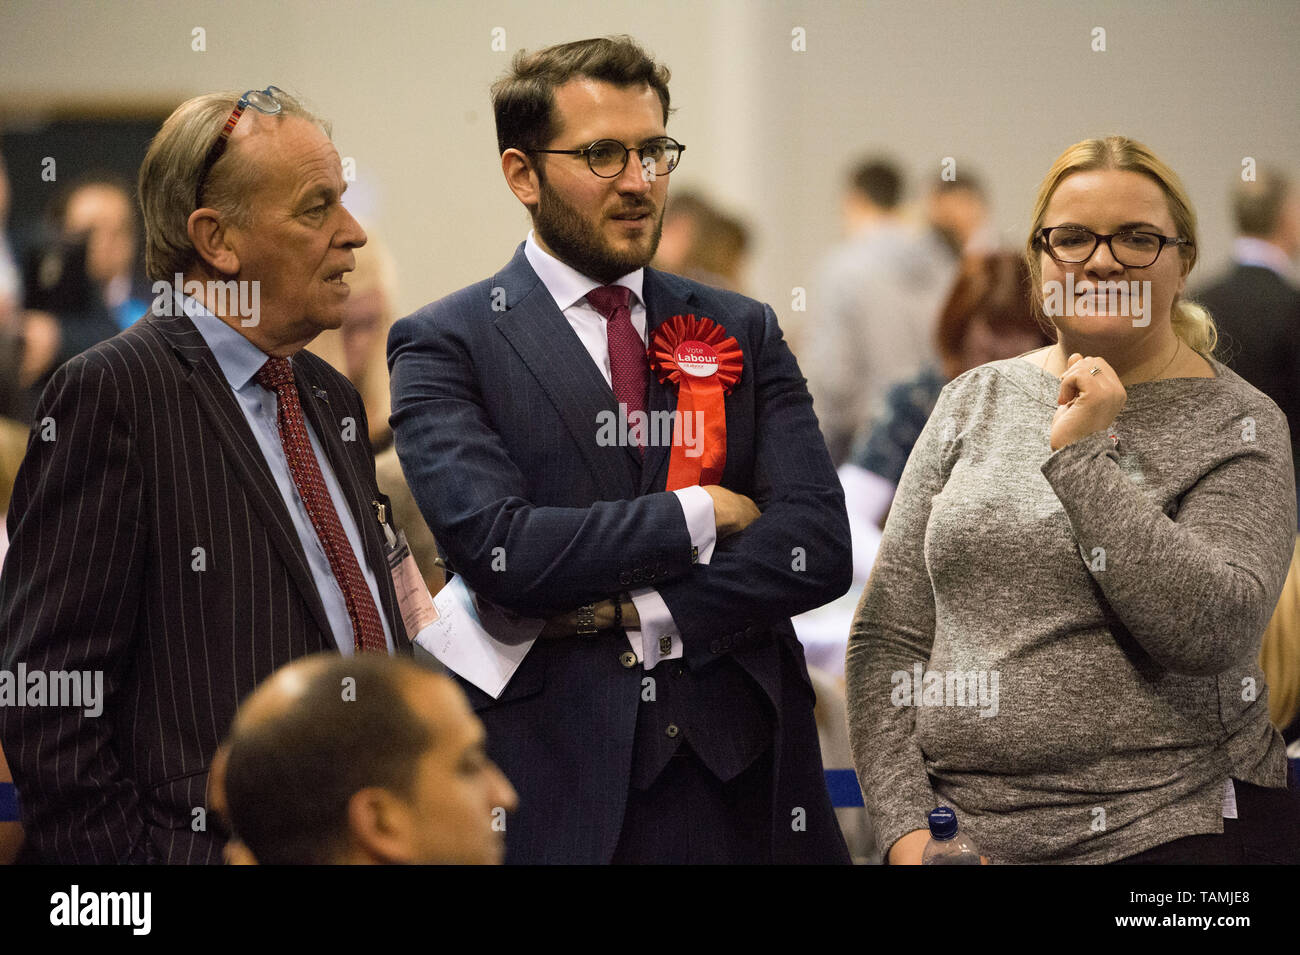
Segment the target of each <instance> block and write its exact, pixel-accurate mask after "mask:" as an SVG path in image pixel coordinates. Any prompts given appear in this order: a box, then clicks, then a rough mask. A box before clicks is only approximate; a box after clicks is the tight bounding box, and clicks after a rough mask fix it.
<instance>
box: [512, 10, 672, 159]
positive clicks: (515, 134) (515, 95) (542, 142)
mask: <svg viewBox="0 0 1300 955" xmlns="http://www.w3.org/2000/svg"><path fill="white" fill-rule="evenodd" d="M669 75H670V74H669V72H668V67H666V66H663V65H661V64H658V63H656V62H655V61H654V59H653V58H652V57H651V56H650V55H649V54H648V53H646V51H645V50H643V49H642V48H641V47H640V46H639V45H638V44H637V42H636V41H635V40H633V39H632V38H631V37H630V36H612V37H600V38H596V39H591V40H575V41H574V42H572V43H561V44H559V45H558V46H548V47H546V49H544V50H537V51H535V52H532V53H530V52H528V51H527V50H520V51H519V52H518V53H516V54H515V58H514V60H513V62H512V63H511V68H510V72H509V73H507V74H506V75H505V76H503V77H501V79H499V80H497V81H496V82H495V83H493V84H492V109H493V111H494V112H495V114H496V122H497V150H498V151H499V152H502V153H504V152H505V151H506V150H507V149H541V148H542V147H544V146H546V145H547V144H548V143H550V142H551V141H552V140H553V139H555V137H556V136H557V135H558V134H559V128H558V127H559V124H558V122H557V121H556V118H555V90H556V88H557V87H560V86H563V85H564V84H565V83H567V82H569V80H571V79H573V78H574V77H578V76H583V77H587V78H589V79H593V80H603V81H604V82H606V83H612V84H614V85H615V86H639V85H641V84H643V83H644V84H646V85H648V86H649V87H650V88H651V89H653V90H654V91H655V92H656V93H657V94H659V102H660V103H662V104H663V108H664V123H667V122H668V113H669V108H668V79H669Z"/></svg>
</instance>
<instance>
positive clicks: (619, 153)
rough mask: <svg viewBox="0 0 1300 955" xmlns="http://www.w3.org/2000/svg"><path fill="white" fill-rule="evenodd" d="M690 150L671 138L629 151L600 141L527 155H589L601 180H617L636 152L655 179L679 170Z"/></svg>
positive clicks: (543, 150) (665, 137)
mask: <svg viewBox="0 0 1300 955" xmlns="http://www.w3.org/2000/svg"><path fill="white" fill-rule="evenodd" d="M685 149H686V147H685V146H684V145H682V144H681V143H679V142H678V141H677V140H675V139H673V138H671V137H669V136H659V137H657V138H655V139H648V140H646V141H645V142H644V143H642V144H641V145H640V146H634V147H632V148H631V149H629V148H628V147H627V146H624V145H623V144H622V143H620V142H619V141H618V140H617V139H598V140H596V141H595V142H594V143H592V144H591V145H590V146H584V147H583V148H582V149H525V150H524V152H527V153H554V154H556V155H561V156H586V157H587V165H588V166H589V167H591V171H592V172H594V173H595V174H596V175H597V176H599V177H600V178H601V179H616V178H617V177H619V176H621V175H622V174H623V170H624V169H626V168H627V157H628V156H630V155H631V154H632V152H634V151H635V152H636V153H637V155H638V157H639V159H640V161H641V168H642V169H643V170H645V171H646V173H647V176H646V178H649V176H650V174H653V175H655V176H666V175H668V174H669V173H670V172H672V171H673V170H674V169H676V168H677V163H678V162H680V161H681V158H682V152H683V151H685Z"/></svg>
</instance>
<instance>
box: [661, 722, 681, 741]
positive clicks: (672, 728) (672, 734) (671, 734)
mask: <svg viewBox="0 0 1300 955" xmlns="http://www.w3.org/2000/svg"><path fill="white" fill-rule="evenodd" d="M679 732H680V730H678V729H677V724H676V723H669V724H668V729H666V730H664V735H665V736H667V737H668V738H669V739H676V738H677V734H678V733H679Z"/></svg>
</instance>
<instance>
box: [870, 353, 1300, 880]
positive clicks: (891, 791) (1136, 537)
mask: <svg viewBox="0 0 1300 955" xmlns="http://www.w3.org/2000/svg"><path fill="white" fill-rule="evenodd" d="M1211 364H1212V366H1213V368H1214V372H1215V374H1216V376H1217V377H1215V378H1171V379H1164V380H1159V381H1150V382H1143V383H1140V384H1135V385H1131V386H1128V388H1127V389H1126V390H1127V392H1128V400H1127V403H1126V405H1125V407H1124V409H1123V410H1122V411H1121V412H1120V414H1119V417H1118V418H1117V419H1116V420H1115V423H1114V425H1113V426H1112V427H1111V428H1110V429H1109V432H1110V433H1109V434H1108V433H1107V432H1102V431H1099V432H1096V433H1094V434H1092V435H1089V436H1088V437H1086V438H1083V439H1081V440H1078V441H1076V442H1074V443H1073V444H1070V445H1067V446H1066V447H1064V448H1062V449H1061V450H1059V451H1057V452H1055V453H1053V452H1052V450H1051V447H1050V444H1049V435H1050V428H1051V419H1052V415H1053V413H1054V411H1055V409H1056V396H1057V392H1058V389H1059V388H1060V380H1059V379H1058V378H1057V377H1056V376H1055V375H1052V374H1051V373H1049V372H1046V371H1044V370H1043V369H1041V368H1039V367H1037V366H1036V365H1034V364H1032V363H1031V362H1030V361H1028V360H1026V359H1025V358H1012V359H1007V360H1005V361H997V362H992V363H990V364H987V365H983V366H981V367H979V368H975V369H972V370H971V371H969V372H967V373H966V374H964V375H962V376H961V377H959V378H957V379H956V380H954V381H953V382H951V383H950V384H949V385H948V386H947V387H946V388H944V390H943V393H942V395H941V396H940V398H939V402H938V404H937V405H936V406H935V410H934V413H933V414H932V415H931V416H930V420H929V422H928V423H927V424H926V426H925V430H924V431H923V432H922V434H921V437H920V440H919V441H918V442H917V445H916V448H915V449H914V450H913V452H912V455H911V457H910V459H909V460H908V462H907V467H906V469H905V470H904V472H903V476H902V479H901V481H900V483H899V488H898V494H897V497H896V498H895V500H894V505H893V509H892V510H891V512H890V515H889V521H888V523H887V525H886V527H885V532H884V538H883V540H882V541H881V544H880V551H879V554H878V556H877V559H876V564H875V567H874V568H873V570H872V573H871V578H870V581H869V582H868V585H867V590H866V592H865V593H864V595H863V598H862V602H861V603H860V604H859V606H858V611H857V616H856V618H855V619H854V622H853V630H852V633H851V635H850V639H849V646H848V656H847V664H846V677H847V681H848V699H849V729H850V739H851V742H852V747H853V757H854V762H855V764H856V766H857V770H858V777H859V780H860V781H861V783H862V789H863V792H864V794H865V796H866V802H867V806H868V809H869V810H870V812H871V813H872V816H873V819H874V821H875V824H876V827H877V833H878V837H879V840H880V845H881V846H882V848H884V849H886V851H887V850H888V847H889V846H892V845H893V843H894V842H895V841H896V840H897V839H898V838H899V837H900V836H903V835H905V834H906V833H907V832H909V831H911V830H913V829H921V828H925V824H926V815H927V813H928V812H929V810H930V809H932V808H934V807H935V806H936V805H941V804H942V805H948V806H951V807H952V808H953V809H954V810H955V811H956V812H957V817H958V819H959V821H960V823H961V825H962V827H963V829H965V830H966V831H967V832H969V833H970V834H971V835H972V837H973V838H974V840H975V842H976V844H977V845H979V847H980V848H981V850H982V851H983V852H984V853H985V854H986V855H987V856H989V857H990V859H991V861H993V862H995V863H1007V862H1109V861H1113V860H1115V859H1120V858H1123V857H1125V856H1128V855H1132V854H1134V853H1137V852H1141V851H1143V850H1145V849H1149V848H1152V847H1153V846H1156V845H1160V844H1161V843H1164V842H1168V841H1170V840H1173V839H1177V838H1179V837H1181V836H1185V835H1192V834H1195V833H1217V832H1222V831H1223V822H1222V808H1223V795H1224V785H1225V780H1226V779H1227V778H1228V777H1229V776H1235V777H1237V778H1239V779H1244V780H1247V781H1249V782H1252V783H1255V784H1257V785H1261V786H1274V787H1280V786H1285V785H1286V755H1285V750H1284V748H1283V744H1282V738H1281V736H1280V735H1279V734H1278V733H1277V731H1276V730H1274V729H1273V727H1272V726H1271V725H1270V724H1269V721H1268V698H1267V692H1266V689H1265V686H1264V678H1263V675H1262V673H1261V672H1260V669H1259V665H1258V662H1257V658H1258V655H1259V644H1260V637H1261V634H1262V632H1263V630H1264V627H1265V625H1266V624H1267V623H1268V620H1269V617H1270V616H1271V614H1272V611H1273V607H1274V605H1275V604H1276V603H1277V599H1278V596H1279V594H1280V593H1281V590H1282V584H1283V581H1284V580H1285V578H1286V572H1287V567H1288V564H1289V562H1290V557H1291V550H1292V544H1293V541H1294V534H1295V527H1296V497H1295V475H1294V473H1293V467H1292V463H1291V444H1290V438H1289V434H1288V430H1287V423H1286V418H1285V417H1284V416H1283V415H1282V413H1281V412H1280V411H1279V410H1278V408H1277V406H1276V405H1274V404H1273V402H1272V401H1270V400H1269V399H1268V398H1267V397H1266V396H1265V395H1263V394H1262V393H1260V392H1259V391H1257V390H1255V389H1254V388H1253V387H1251V386H1250V385H1249V384H1248V383H1247V382H1245V381H1244V380H1243V379H1242V378H1240V377H1239V376H1237V375H1236V374H1234V373H1233V372H1232V371H1231V370H1229V369H1228V368H1226V367H1225V366H1223V365H1222V364H1220V363H1218V362H1211ZM1112 434H1113V435H1114V436H1115V437H1114V438H1112V437H1111V435H1112Z"/></svg>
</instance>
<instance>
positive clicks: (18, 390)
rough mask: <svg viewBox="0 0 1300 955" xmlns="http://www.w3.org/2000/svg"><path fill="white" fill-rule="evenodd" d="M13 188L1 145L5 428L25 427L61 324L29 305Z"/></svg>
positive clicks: (0, 377)
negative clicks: (13, 227) (12, 224)
mask: <svg viewBox="0 0 1300 955" xmlns="http://www.w3.org/2000/svg"><path fill="white" fill-rule="evenodd" d="M9 188H10V186H9V176H8V173H7V171H6V169H5V162H4V151H3V149H0V431H6V432H7V431H11V430H12V428H13V427H14V426H17V427H20V428H21V429H22V430H23V432H24V433H25V432H26V430H27V428H26V421H27V417H28V415H29V414H30V411H31V406H32V403H33V402H34V400H35V399H34V396H33V395H32V394H31V393H30V391H29V390H28V389H30V388H31V387H32V386H33V385H34V384H35V383H36V381H37V380H38V379H39V378H40V377H41V376H42V375H44V374H45V373H46V372H47V371H49V369H50V368H51V367H52V366H53V364H54V361H55V359H56V357H57V356H58V350H59V325H58V321H57V320H56V319H55V317H54V316H53V315H50V314H49V313H48V312H41V311H35V310H31V309H28V308H25V307H24V301H23V279H22V275H21V273H20V271H19V268H18V265H17V262H16V261H15V259H14V254H13V248H12V246H11V245H10V244H9V229H8V222H9ZM15 423H16V425H15ZM4 466H5V468H4V470H3V471H0V482H3V486H4V487H5V488H8V487H10V486H12V484H13V477H14V475H13V473H12V471H11V469H9V468H8V462H7V461H5V462H4ZM5 496H6V498H7V497H8V491H7V490H6V492H5ZM0 538H3V532H2V531H0ZM2 553H3V543H2V542H0V554H2Z"/></svg>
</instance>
